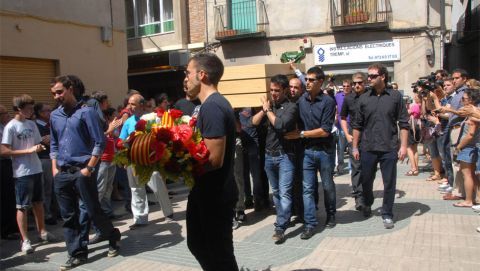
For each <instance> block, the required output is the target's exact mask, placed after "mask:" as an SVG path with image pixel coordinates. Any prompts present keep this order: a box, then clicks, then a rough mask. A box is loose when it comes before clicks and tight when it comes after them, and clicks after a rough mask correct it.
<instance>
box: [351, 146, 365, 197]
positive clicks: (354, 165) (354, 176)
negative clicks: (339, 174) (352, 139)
mask: <svg viewBox="0 0 480 271" xmlns="http://www.w3.org/2000/svg"><path fill="white" fill-rule="evenodd" d="M348 154H349V156H350V168H351V170H352V173H351V176H350V177H351V180H352V196H353V197H355V203H357V204H358V202H357V201H358V199H359V198H361V196H362V191H363V190H362V184H361V183H360V174H361V172H362V163H361V162H360V160H355V158H353V154H352V143H348Z"/></svg>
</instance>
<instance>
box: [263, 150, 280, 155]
mask: <svg viewBox="0 0 480 271" xmlns="http://www.w3.org/2000/svg"><path fill="white" fill-rule="evenodd" d="M265 154H266V155H269V156H280V155H284V154H285V152H284V151H282V150H278V151H270V150H265Z"/></svg>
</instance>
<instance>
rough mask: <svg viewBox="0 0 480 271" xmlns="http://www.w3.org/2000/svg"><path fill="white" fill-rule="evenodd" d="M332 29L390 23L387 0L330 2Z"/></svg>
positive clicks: (389, 7) (389, 9)
mask: <svg viewBox="0 0 480 271" xmlns="http://www.w3.org/2000/svg"><path fill="white" fill-rule="evenodd" d="M330 8H331V18H332V24H331V25H332V27H338V26H350V25H358V24H376V23H387V24H389V23H391V19H392V7H391V5H390V1H389V0H330Z"/></svg>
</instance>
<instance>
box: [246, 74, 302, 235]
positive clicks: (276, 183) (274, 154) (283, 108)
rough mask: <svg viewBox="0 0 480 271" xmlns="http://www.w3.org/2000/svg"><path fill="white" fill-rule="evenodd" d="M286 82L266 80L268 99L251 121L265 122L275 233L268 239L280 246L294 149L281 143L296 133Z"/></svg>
mask: <svg viewBox="0 0 480 271" xmlns="http://www.w3.org/2000/svg"><path fill="white" fill-rule="evenodd" d="M287 91H288V78H287V77H286V76H285V75H280V74H279V75H275V76H273V77H272V78H271V79H270V97H271V101H272V102H270V100H269V99H268V98H267V97H262V99H261V102H262V109H263V110H262V111H260V112H258V113H257V114H255V116H253V118H252V124H253V125H259V124H260V123H261V121H262V119H265V117H266V119H267V121H268V128H267V129H268V130H267V138H266V143H265V172H266V173H267V177H268V181H269V182H270V186H271V187H272V194H273V202H274V203H275V208H276V211H277V220H276V221H275V224H274V225H275V233H274V234H273V236H272V239H273V240H274V241H275V243H277V244H280V243H283V241H284V240H285V234H284V233H285V230H286V229H287V227H288V223H289V221H290V216H291V211H292V210H291V209H292V184H293V178H294V173H295V162H294V160H295V159H294V157H295V154H294V148H293V142H290V141H291V140H287V139H284V138H283V136H284V134H285V133H286V132H289V131H293V130H295V129H296V122H297V118H298V109H297V105H296V104H295V103H292V102H289V101H288V99H287Z"/></svg>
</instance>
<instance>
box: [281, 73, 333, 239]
mask: <svg viewBox="0 0 480 271" xmlns="http://www.w3.org/2000/svg"><path fill="white" fill-rule="evenodd" d="M305 80H306V82H307V92H306V93H305V94H303V95H302V97H300V99H299V100H298V109H299V115H300V123H299V126H300V127H301V128H302V129H303V130H302V131H301V132H298V131H294V132H291V133H288V134H287V135H286V138H287V139H296V138H302V139H303V142H304V147H305V155H304V159H303V205H304V217H303V219H304V221H305V224H304V225H305V228H304V231H303V233H302V234H301V235H300V238H301V239H309V238H310V237H312V236H313V234H314V231H315V227H316V226H317V224H318V221H317V217H316V208H315V196H314V195H315V194H316V193H317V192H316V191H317V190H316V184H317V183H318V178H317V173H318V171H320V176H321V178H322V186H323V195H324V202H325V212H326V213H327V220H326V221H325V226H326V227H327V228H332V227H335V225H336V220H335V213H336V211H337V209H336V190H335V183H334V181H333V167H334V166H335V164H334V163H333V159H332V157H333V155H334V152H335V144H334V142H333V136H332V133H331V131H332V127H333V122H334V119H335V100H334V99H332V98H331V97H330V96H329V95H327V94H324V93H323V90H322V84H323V81H324V80H325V74H324V72H323V70H322V69H320V68H319V67H312V68H310V69H309V70H308V71H307V76H306V77H305Z"/></svg>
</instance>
